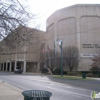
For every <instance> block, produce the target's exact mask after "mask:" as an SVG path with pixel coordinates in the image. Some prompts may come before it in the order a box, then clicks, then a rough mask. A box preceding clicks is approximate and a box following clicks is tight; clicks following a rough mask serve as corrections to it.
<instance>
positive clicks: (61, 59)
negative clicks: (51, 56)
mask: <svg viewBox="0 0 100 100" xmlns="http://www.w3.org/2000/svg"><path fill="white" fill-rule="evenodd" d="M57 43H58V45H59V47H60V50H61V58H60V68H61V77H62V76H63V53H62V40H61V39H57Z"/></svg>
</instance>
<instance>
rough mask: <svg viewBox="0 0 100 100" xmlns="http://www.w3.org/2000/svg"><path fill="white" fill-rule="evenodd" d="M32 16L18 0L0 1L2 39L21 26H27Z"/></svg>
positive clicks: (0, 34)
mask: <svg viewBox="0 0 100 100" xmlns="http://www.w3.org/2000/svg"><path fill="white" fill-rule="evenodd" d="M30 18H32V14H30V13H28V12H27V11H26V10H25V8H24V7H23V6H22V4H21V3H20V2H19V1H18V0H8V1H5V0H0V38H2V39H3V38H5V37H6V36H7V35H8V34H9V33H12V32H13V30H15V29H16V28H17V27H18V26H19V25H23V26H25V25H27V22H28V21H29V19H30Z"/></svg>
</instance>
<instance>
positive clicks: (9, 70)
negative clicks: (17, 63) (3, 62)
mask: <svg viewBox="0 0 100 100" xmlns="http://www.w3.org/2000/svg"><path fill="white" fill-rule="evenodd" d="M11 66H12V62H11V61H10V68H9V69H10V70H9V71H10V72H11Z"/></svg>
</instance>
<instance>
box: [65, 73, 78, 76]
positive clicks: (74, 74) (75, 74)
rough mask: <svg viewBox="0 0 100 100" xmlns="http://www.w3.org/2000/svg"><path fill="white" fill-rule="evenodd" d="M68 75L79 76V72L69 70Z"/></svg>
mask: <svg viewBox="0 0 100 100" xmlns="http://www.w3.org/2000/svg"><path fill="white" fill-rule="evenodd" d="M67 75H71V76H77V75H78V73H77V72H68V73H67Z"/></svg>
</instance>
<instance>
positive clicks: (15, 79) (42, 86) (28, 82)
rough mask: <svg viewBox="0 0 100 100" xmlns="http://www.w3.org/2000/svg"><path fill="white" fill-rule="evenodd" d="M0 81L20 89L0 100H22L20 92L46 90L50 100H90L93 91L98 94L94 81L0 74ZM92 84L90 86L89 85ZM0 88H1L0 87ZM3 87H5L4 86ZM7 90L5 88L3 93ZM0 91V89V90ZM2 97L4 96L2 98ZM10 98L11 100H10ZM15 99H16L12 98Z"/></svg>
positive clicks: (97, 82)
mask: <svg viewBox="0 0 100 100" xmlns="http://www.w3.org/2000/svg"><path fill="white" fill-rule="evenodd" d="M0 80H2V82H1V83H2V84H4V85H5V83H6V84H9V85H10V86H12V87H15V88H18V89H20V91H16V89H13V88H12V87H11V89H12V92H10V91H9V90H8V91H9V92H8V93H14V91H15V94H16V95H15V94H14V95H13V94H7V93H6V92H5V94H6V95H7V96H8V97H9V98H10V99H8V97H7V96H5V97H7V99H1V97H0V100H23V96H22V94H21V93H22V91H24V90H46V91H49V92H51V93H52V96H51V99H50V100H62V99H63V100H91V93H92V92H93V91H96V92H99V89H100V88H99V87H98V86H99V84H100V81H95V80H68V79H66V80H65V79H57V78H52V77H51V76H40V75H39V76H37V75H18V74H13V73H1V72H0ZM91 84H92V85H91ZM0 87H2V86H1V85H0ZM4 87H5V86H4ZM6 88H8V87H7V86H6V87H5V89H4V91H6V90H7V89H6ZM0 91H2V89H1V88H0ZM2 97H4V96H2ZM11 97H12V99H11ZM14 97H16V98H14ZM13 98H14V99H13Z"/></svg>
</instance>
